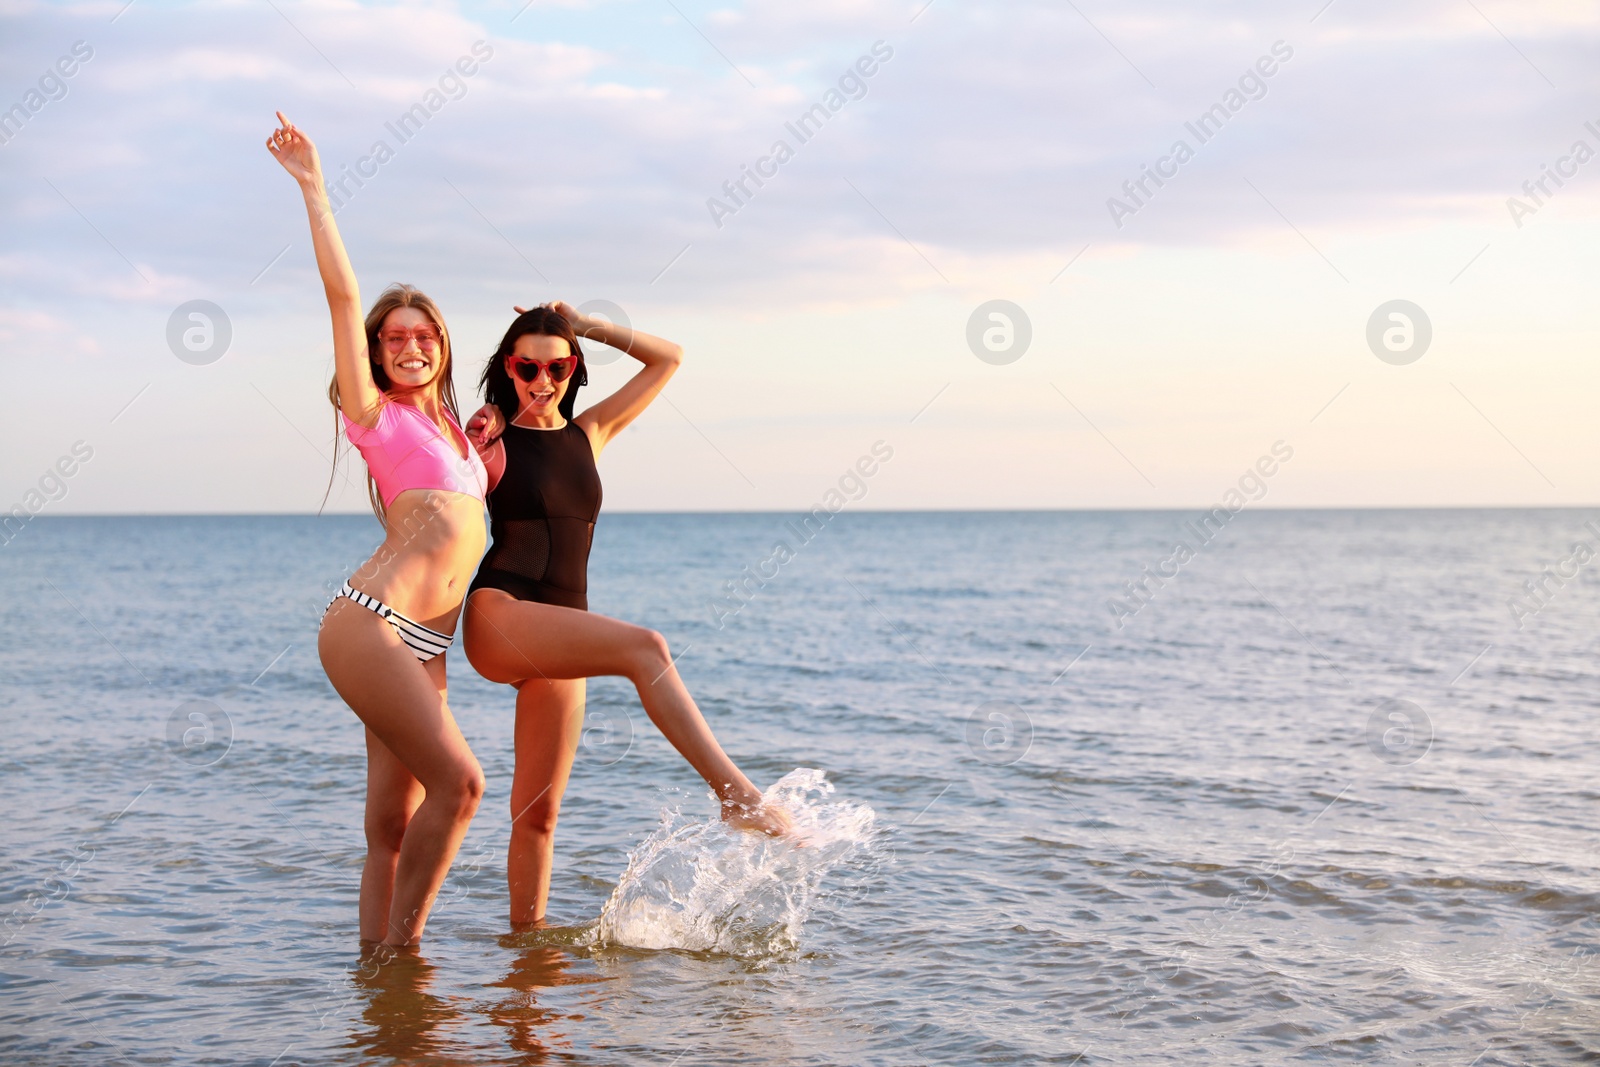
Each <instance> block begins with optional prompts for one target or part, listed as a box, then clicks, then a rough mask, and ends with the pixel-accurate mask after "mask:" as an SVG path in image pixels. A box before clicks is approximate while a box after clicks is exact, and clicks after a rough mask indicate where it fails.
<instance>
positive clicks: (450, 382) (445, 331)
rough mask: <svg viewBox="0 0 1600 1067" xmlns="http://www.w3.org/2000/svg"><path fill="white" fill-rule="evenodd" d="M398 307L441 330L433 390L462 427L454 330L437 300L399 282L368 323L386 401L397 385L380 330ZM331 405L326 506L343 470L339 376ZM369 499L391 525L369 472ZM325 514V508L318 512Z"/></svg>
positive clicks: (331, 387)
mask: <svg viewBox="0 0 1600 1067" xmlns="http://www.w3.org/2000/svg"><path fill="white" fill-rule="evenodd" d="M396 308H416V309H417V310H418V311H420V312H422V313H423V314H424V315H426V316H428V319H429V320H430V321H431V322H432V323H433V324H434V325H435V326H437V327H438V328H439V351H440V352H441V353H443V354H444V360H443V362H442V363H440V365H439V373H438V374H436V375H435V376H434V379H433V388H434V389H435V390H437V392H438V395H439V401H440V403H442V404H443V405H444V408H445V410H446V411H448V412H449V413H450V417H451V418H452V419H455V420H456V422H457V423H458V424H459V423H460V422H461V412H460V411H459V410H457V408H456V384H455V381H454V379H452V378H451V371H452V369H453V366H454V365H453V363H452V362H451V358H450V330H449V328H448V327H446V326H445V324H444V315H443V314H442V313H440V311H439V305H438V304H435V303H434V302H433V298H432V297H430V296H428V294H426V293H424V292H423V291H422V290H421V289H418V288H417V287H416V286H414V285H406V284H405V283H403V282H396V283H394V284H393V285H391V286H389V288H387V289H385V290H384V291H383V292H382V293H381V294H379V296H378V299H377V300H375V301H374V302H373V304H372V309H371V310H370V311H368V312H367V318H366V322H365V327H366V334H367V359H368V360H369V361H370V362H371V364H372V380H373V381H374V382H375V383H376V384H377V386H378V388H379V389H381V390H383V393H384V395H385V398H386V402H387V397H388V393H389V390H390V388H391V387H392V386H393V384H394V383H393V382H391V381H390V380H389V375H388V373H387V372H386V371H385V370H384V369H383V360H382V358H381V357H379V356H378V355H376V353H378V352H380V351H381V349H380V348H379V347H378V344H379V342H378V331H379V330H380V329H382V328H383V320H384V319H386V318H388V317H389V312H391V311H393V310H395V309H396ZM328 403H330V404H332V405H333V470H332V471H329V472H328V489H327V491H326V492H324V493H323V494H322V503H323V505H324V506H326V505H327V503H328V495H329V494H330V493H332V492H333V477H334V475H335V474H336V473H338V470H339V431H340V430H341V429H342V428H343V427H341V426H340V425H339V412H340V411H341V410H343V409H342V408H341V407H340V405H339V376H338V374H335V375H334V376H333V380H332V381H330V382H329V383H328ZM367 499H368V501H370V502H371V504H372V513H373V514H374V515H376V516H377V517H378V521H379V522H382V523H384V524H385V525H387V524H388V519H387V516H386V514H385V511H384V507H383V497H382V495H380V494H379V492H378V483H377V481H376V480H375V479H374V478H373V477H372V472H371V471H370V470H369V471H368V472H367ZM317 510H318V512H319V513H320V512H321V510H322V509H321V508H318V509H317Z"/></svg>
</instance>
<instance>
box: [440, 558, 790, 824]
mask: <svg viewBox="0 0 1600 1067" xmlns="http://www.w3.org/2000/svg"><path fill="white" fill-rule="evenodd" d="M462 617H463V618H464V619H465V627H466V635H465V642H464V644H465V647H466V651H467V659H468V660H470V661H471V663H472V666H473V667H474V668H476V670H477V671H478V673H479V674H481V675H483V676H484V677H485V678H487V679H489V680H490V681H491V682H504V683H506V684H510V685H515V684H517V683H519V682H522V681H523V680H524V679H530V678H532V679H539V680H544V679H552V678H556V679H560V678H593V677H597V676H600V675H618V676H621V677H624V678H627V679H628V680H629V681H631V682H632V683H633V687H634V688H635V689H636V690H638V693H639V702H640V703H641V704H643V705H644V710H645V712H646V713H647V714H649V716H650V721H651V722H654V723H655V724H656V727H657V728H658V729H660V731H661V733H662V734H663V735H665V737H666V739H667V740H668V741H669V742H671V744H672V747H673V748H675V749H677V750H678V752H679V754H681V755H682V756H683V758H684V759H686V760H688V761H689V765H690V766H692V767H693V768H694V769H695V770H696V771H698V772H699V773H700V777H702V778H704V779H705V780H706V784H707V785H709V786H710V787H711V788H712V791H714V792H715V793H716V794H717V796H718V797H719V798H721V800H722V817H723V818H724V819H726V820H727V821H728V822H730V823H732V824H733V825H735V826H741V827H746V828H749V829H756V830H762V831H764V832H766V833H771V834H781V833H783V832H785V831H786V830H787V829H788V828H789V820H788V816H787V814H786V813H784V812H782V811H778V810H774V809H768V808H762V807H761V791H760V790H759V789H757V788H756V787H755V785H754V784H752V783H751V781H750V779H748V778H746V777H745V776H744V773H743V772H742V771H740V770H739V768H738V767H736V766H734V763H733V761H732V760H731V759H729V758H728V754H727V753H726V752H724V751H722V746H721V745H719V744H717V739H716V737H715V735H713V734H712V732H711V727H710V726H708V725H706V720H705V717H704V716H702V715H701V714H700V709H699V708H698V707H696V706H695V702H694V698H693V697H691V696H690V695H689V690H688V689H686V688H685V687H684V684H683V679H681V678H679V677H678V669H677V667H675V666H673V663H672V655H671V652H670V651H669V650H668V648H667V642H666V640H665V639H664V638H663V637H662V636H661V635H660V634H658V633H656V632H655V631H654V630H646V629H645V628H644V627H642V626H634V625H633V624H632V623H626V622H620V621H618V620H617V619H609V618H607V617H606V616H604V615H595V614H593V613H591V612H587V611H577V610H575V609H573V608H560V607H555V606H554V605H551V604H534V603H530V602H528V601H524V600H517V599H515V598H514V597H511V596H510V595H508V594H506V593H503V592H501V591H500V590H498V589H480V590H478V591H477V592H475V593H473V594H472V596H471V597H469V598H468V599H467V606H466V609H465V610H464V611H463V612H462Z"/></svg>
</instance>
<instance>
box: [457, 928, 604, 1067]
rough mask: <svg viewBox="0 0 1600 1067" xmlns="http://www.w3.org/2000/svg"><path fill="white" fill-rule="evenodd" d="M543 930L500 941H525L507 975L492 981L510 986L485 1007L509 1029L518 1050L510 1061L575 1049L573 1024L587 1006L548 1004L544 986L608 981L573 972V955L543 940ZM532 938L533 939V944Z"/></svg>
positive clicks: (533, 1060)
mask: <svg viewBox="0 0 1600 1067" xmlns="http://www.w3.org/2000/svg"><path fill="white" fill-rule="evenodd" d="M539 934H540V932H539V931H533V932H530V933H527V934H514V935H512V936H509V937H505V938H502V939H501V941H500V943H501V945H503V946H505V947H508V948H514V947H516V946H517V945H519V944H522V945H525V946H526V947H524V948H522V949H521V951H520V952H518V954H517V956H516V958H515V959H514V960H513V961H512V963H511V969H510V970H509V971H507V972H506V976H505V977H504V978H502V979H501V980H500V981H498V982H493V983H490V984H491V986H493V987H498V988H501V989H507V990H510V992H509V993H507V994H504V995H502V996H500V997H498V998H496V999H492V1000H491V1001H490V1002H489V1004H488V1005H487V1009H486V1010H487V1014H488V1016H489V1018H490V1019H491V1020H493V1022H494V1024H495V1025H496V1026H499V1027H500V1028H502V1029H503V1030H504V1031H505V1035H506V1046H507V1047H508V1048H509V1049H510V1050H511V1051H512V1052H514V1053H516V1054H517V1058H516V1059H514V1060H512V1061H511V1062H514V1063H518V1064H524V1063H526V1064H534V1063H545V1062H547V1060H548V1058H549V1056H550V1054H551V1053H552V1051H559V1052H562V1053H571V1052H572V1050H573V1043H572V1038H571V1036H570V1034H571V1027H570V1026H569V1025H568V1024H571V1023H581V1022H582V1021H583V1020H584V1019H585V1018H586V1016H585V1015H584V1014H583V1013H582V1012H570V1011H562V1010H560V1009H556V1008H547V1007H544V1006H543V1005H541V1004H540V1003H539V990H541V989H553V988H555V987H556V986H566V985H584V984H595V983H600V982H605V981H606V979H605V978H603V977H601V976H599V975H594V974H575V973H573V971H572V964H573V962H574V958H573V956H572V955H571V954H569V953H567V952H564V951H562V950H561V949H559V948H557V947H555V946H554V945H550V944H545V943H540V937H539ZM529 941H532V942H534V943H533V944H528V942H529Z"/></svg>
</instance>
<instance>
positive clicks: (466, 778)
mask: <svg viewBox="0 0 1600 1067" xmlns="http://www.w3.org/2000/svg"><path fill="white" fill-rule="evenodd" d="M427 790H428V797H429V799H436V800H437V801H438V802H439V803H443V804H446V805H448V806H449V808H450V810H452V811H453V812H454V814H455V816H456V817H457V818H458V819H470V818H472V816H473V815H474V814H475V813H476V812H477V810H478V805H479V804H480V803H482V802H483V790H484V779H483V768H482V767H480V766H478V761H477V760H475V759H474V760H470V761H468V762H464V763H461V764H459V765H458V766H455V767H452V768H450V770H449V771H448V772H447V773H446V774H444V775H443V776H442V777H441V778H440V780H439V781H437V782H434V783H432V784H431V785H429V786H427Z"/></svg>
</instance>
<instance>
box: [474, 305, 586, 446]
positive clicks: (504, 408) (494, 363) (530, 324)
mask: <svg viewBox="0 0 1600 1067" xmlns="http://www.w3.org/2000/svg"><path fill="white" fill-rule="evenodd" d="M530 333H531V334H543V335H545V336H549V337H559V338H561V339H562V340H563V341H565V342H567V347H568V348H569V349H571V350H572V354H573V355H574V356H577V357H578V366H577V368H576V369H575V370H573V372H572V377H570V378H568V379H567V391H566V392H565V393H564V394H562V397H561V402H560V403H558V404H557V405H556V410H557V411H559V412H561V417H562V418H564V419H566V420H567V421H568V422H571V421H572V406H573V403H574V401H575V400H576V399H577V396H578V387H579V386H581V385H588V384H589V368H588V367H587V366H586V365H585V364H584V361H583V349H582V348H580V347H578V335H577V334H575V333H573V332H572V323H570V322H568V321H567V320H566V318H565V317H564V316H563V315H562V314H561V313H560V312H559V311H556V310H555V309H554V308H552V307H550V305H548V304H540V305H539V306H538V307H536V308H534V309H533V310H531V311H524V312H523V313H522V314H520V315H518V316H517V317H516V318H515V319H513V320H512V321H511V326H510V328H509V329H507V330H506V335H505V336H504V337H502V338H501V339H500V347H499V348H497V349H495V352H494V355H492V356H490V357H489V362H488V364H487V365H486V366H485V367H484V368H483V377H482V378H480V379H479V381H478V387H479V388H480V389H482V390H483V398H484V399H485V400H487V401H488V402H489V403H491V404H493V405H494V406H495V407H497V408H499V409H500V413H501V414H502V415H504V416H505V417H506V423H507V424H510V422H511V420H512V419H514V418H516V417H517V411H518V409H519V407H520V406H521V404H522V401H521V400H520V399H519V398H518V397H517V387H516V384H515V383H514V382H512V380H511V375H510V374H509V373H508V372H507V371H506V359H507V357H509V356H510V355H511V350H512V349H513V348H515V347H516V346H517V338H519V337H525V336H527V335H528V334H530Z"/></svg>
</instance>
